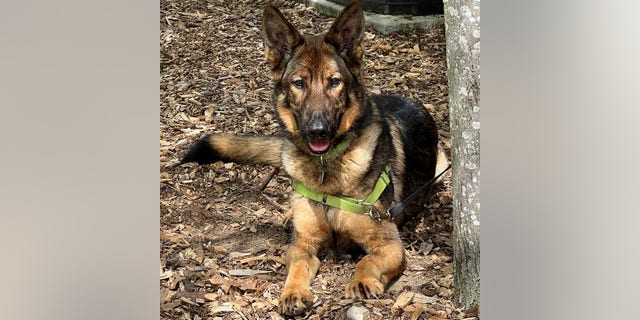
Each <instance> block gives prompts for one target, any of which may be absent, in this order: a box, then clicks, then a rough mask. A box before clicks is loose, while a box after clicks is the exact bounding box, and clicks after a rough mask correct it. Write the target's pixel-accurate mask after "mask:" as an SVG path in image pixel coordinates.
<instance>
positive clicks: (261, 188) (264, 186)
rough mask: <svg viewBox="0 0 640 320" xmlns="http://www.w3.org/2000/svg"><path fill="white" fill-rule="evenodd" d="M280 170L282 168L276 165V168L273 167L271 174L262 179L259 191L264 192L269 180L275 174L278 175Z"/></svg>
mask: <svg viewBox="0 0 640 320" xmlns="http://www.w3.org/2000/svg"><path fill="white" fill-rule="evenodd" d="M278 171H280V168H277V167H276V168H273V169H272V170H271V172H269V174H268V175H267V176H266V177H264V178H263V179H262V181H261V182H260V184H259V185H258V188H257V190H258V191H259V192H262V190H264V188H266V187H267V185H268V184H269V182H271V179H273V176H275V175H276V173H278Z"/></svg>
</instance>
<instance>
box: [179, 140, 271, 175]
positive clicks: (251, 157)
mask: <svg viewBox="0 0 640 320" xmlns="http://www.w3.org/2000/svg"><path fill="white" fill-rule="evenodd" d="M282 143H283V138H279V137H259V136H234V135H207V136H204V137H202V138H200V140H198V141H196V142H195V143H194V144H193V145H192V146H191V149H189V151H188V152H187V154H186V155H185V156H184V157H183V158H182V160H181V161H180V164H183V163H188V162H197V163H199V164H207V163H214V162H216V161H224V162H235V163H245V164H269V165H272V166H276V167H279V166H280V164H281V163H282V161H281V160H280V151H281V150H282Z"/></svg>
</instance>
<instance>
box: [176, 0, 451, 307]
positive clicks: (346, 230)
mask: <svg viewBox="0 0 640 320" xmlns="http://www.w3.org/2000/svg"><path fill="white" fill-rule="evenodd" d="M364 28H365V21H364V14H363V12H362V7H361V5H360V3H359V2H357V1H356V2H353V3H352V4H350V5H349V6H347V7H346V8H345V9H344V10H343V11H342V12H341V13H340V15H339V16H338V17H337V18H336V20H335V22H334V23H333V25H332V26H331V28H330V29H329V31H328V32H326V33H325V34H322V35H302V34H300V33H299V32H298V31H297V30H296V29H295V28H294V27H293V26H292V25H291V24H290V23H289V22H288V21H287V19H286V18H285V17H284V15H283V14H282V13H281V12H280V11H279V10H278V9H277V8H275V7H273V6H267V7H266V8H265V10H264V16H263V21H262V37H263V40H264V43H265V57H266V60H267V61H268V63H269V65H270V67H271V71H272V74H273V82H274V91H273V104H274V108H275V112H276V114H277V115H278V117H277V118H278V121H279V123H280V128H281V130H280V131H281V134H279V135H276V136H239V135H225V134H216V135H207V136H204V137H202V138H201V139H200V140H198V141H197V142H195V143H194V144H193V145H192V146H191V148H190V150H189V151H188V152H187V153H186V155H185V156H184V157H183V159H182V161H181V162H180V163H181V164H183V163H188V162H197V163H199V164H208V163H214V162H217V161H224V162H236V163H244V164H269V165H272V166H276V167H280V168H281V169H283V171H284V172H285V173H286V174H287V175H288V176H289V177H290V178H291V181H292V184H293V187H294V190H295V192H293V193H292V195H291V197H290V208H291V211H290V212H291V218H292V223H293V240H292V243H291V244H290V246H289V248H288V250H287V254H286V267H287V277H286V281H285V285H284V288H283V290H282V294H281V296H280V299H279V311H280V313H282V314H284V315H301V314H304V313H305V312H306V311H307V310H308V309H309V308H310V307H311V306H312V305H313V301H314V297H313V294H312V292H311V289H310V284H311V282H312V281H313V279H314V277H315V274H316V272H317V271H318V268H319V266H320V260H319V259H318V257H317V254H318V251H319V250H320V248H322V247H323V246H326V245H330V244H332V243H335V242H342V241H349V242H351V243H353V244H355V245H357V246H359V247H360V248H362V249H363V251H364V253H365V254H366V255H365V256H364V257H363V258H362V259H361V260H360V261H359V262H358V263H357V265H356V268H355V276H354V278H353V280H352V281H351V282H350V283H348V284H347V285H346V288H345V297H346V298H350V299H370V298H377V297H380V296H381V295H382V294H383V293H384V292H385V290H386V289H387V288H388V286H389V285H390V284H391V283H393V281H395V280H396V279H397V278H398V277H399V276H400V275H401V274H402V272H403V271H404V268H405V253H404V248H403V245H402V242H401V239H400V235H399V232H398V227H397V224H396V223H394V221H392V219H388V218H390V217H389V216H388V214H387V215H385V213H387V212H388V209H389V208H391V207H392V206H395V205H397V204H399V203H401V202H402V201H403V199H404V198H405V197H406V196H407V195H409V194H410V193H412V192H413V191H414V190H416V189H418V188H419V187H420V186H423V185H425V184H428V182H429V181H430V180H433V178H434V175H435V171H436V165H437V164H439V162H445V161H444V160H443V159H445V157H446V156H444V155H443V153H442V151H441V150H439V149H438V132H437V129H436V125H435V122H434V120H433V119H432V117H431V115H430V114H429V112H428V111H427V110H426V109H425V107H424V106H423V105H422V104H421V103H419V102H417V101H414V100H412V99H408V98H404V97H400V96H386V95H367V93H366V88H365V86H364V79H363V70H362V68H363V54H364V47H363V45H362V40H363V38H364ZM445 160H446V159H445ZM414 204H415V203H414ZM418 206H419V205H418ZM385 218H386V219H385ZM396 219H399V218H398V217H396Z"/></svg>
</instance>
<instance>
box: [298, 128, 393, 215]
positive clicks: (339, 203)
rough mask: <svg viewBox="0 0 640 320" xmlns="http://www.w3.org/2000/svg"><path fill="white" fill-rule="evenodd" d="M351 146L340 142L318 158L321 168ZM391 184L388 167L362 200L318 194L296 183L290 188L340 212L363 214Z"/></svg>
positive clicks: (322, 175) (322, 174) (322, 177)
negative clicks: (326, 160)
mask: <svg viewBox="0 0 640 320" xmlns="http://www.w3.org/2000/svg"><path fill="white" fill-rule="evenodd" d="M350 144H351V139H348V140H345V141H342V142H341V143H340V144H338V145H337V146H336V147H335V148H333V150H330V151H329V152H328V153H326V154H325V155H322V156H320V161H321V162H322V166H324V161H325V159H332V158H335V157H336V156H337V155H338V154H340V153H342V152H343V151H344V150H346V149H347V147H349V145H350ZM321 170H322V171H321V179H322V180H324V168H323V169H321ZM390 182H391V178H390V168H389V165H387V166H385V167H384V170H382V173H381V174H380V178H378V181H376V185H375V186H374V187H373V191H371V193H369V195H368V196H366V197H365V198H364V199H354V198H351V197H347V196H343V195H331V194H324V193H318V192H316V191H313V190H311V189H309V188H307V186H305V185H303V184H302V183H300V182H298V181H293V182H292V186H293V190H295V191H296V192H297V193H299V194H300V195H302V196H304V197H306V198H309V199H311V200H313V201H316V202H320V203H322V204H325V205H328V206H331V207H334V208H338V209H340V210H345V211H349V212H353V213H359V214H365V213H368V212H369V211H370V210H371V208H372V207H373V204H374V203H375V202H376V201H378V199H380V196H381V195H382V192H384V190H385V189H386V188H387V186H388V185H389V183H390Z"/></svg>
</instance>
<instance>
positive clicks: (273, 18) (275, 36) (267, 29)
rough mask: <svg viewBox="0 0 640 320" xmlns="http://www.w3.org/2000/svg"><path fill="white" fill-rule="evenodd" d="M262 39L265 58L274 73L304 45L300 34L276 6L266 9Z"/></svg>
mask: <svg viewBox="0 0 640 320" xmlns="http://www.w3.org/2000/svg"><path fill="white" fill-rule="evenodd" d="M262 38H263V39H264V44H265V56H266V58H267V60H268V61H269V62H270V63H271V67H272V69H273V71H274V72H277V71H278V69H280V68H281V65H282V64H283V62H284V63H286V62H287V61H288V60H289V58H291V53H292V52H293V49H294V48H295V47H297V46H298V45H299V44H300V43H302V36H301V35H300V33H299V32H298V31H297V30H296V29H295V28H294V27H293V26H292V25H291V23H289V21H287V19H286V18H285V17H284V16H283V15H282V12H280V10H278V9H277V8H276V7H274V6H271V5H269V6H267V7H266V8H264V15H263V17H262Z"/></svg>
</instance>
